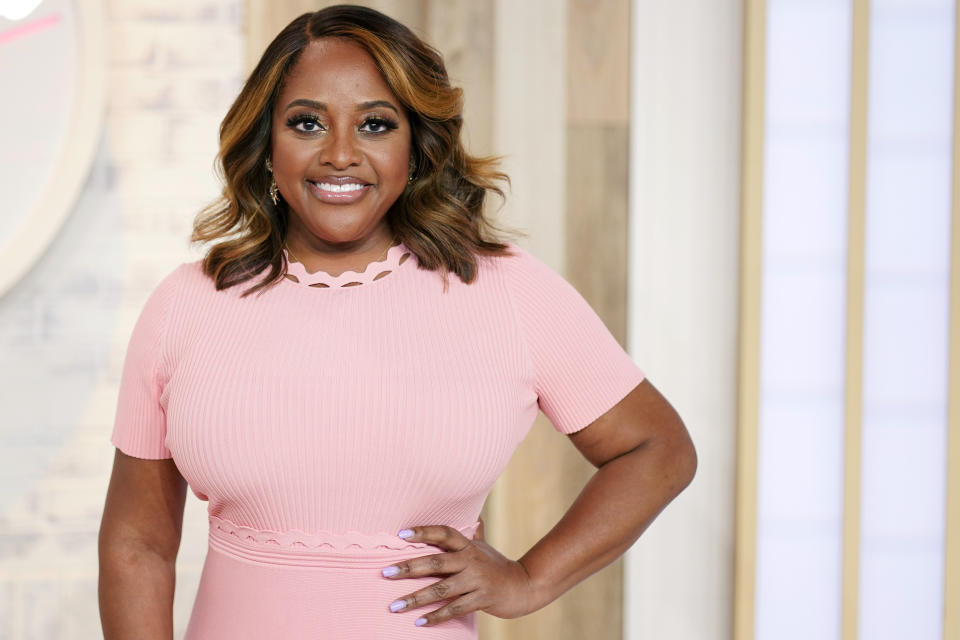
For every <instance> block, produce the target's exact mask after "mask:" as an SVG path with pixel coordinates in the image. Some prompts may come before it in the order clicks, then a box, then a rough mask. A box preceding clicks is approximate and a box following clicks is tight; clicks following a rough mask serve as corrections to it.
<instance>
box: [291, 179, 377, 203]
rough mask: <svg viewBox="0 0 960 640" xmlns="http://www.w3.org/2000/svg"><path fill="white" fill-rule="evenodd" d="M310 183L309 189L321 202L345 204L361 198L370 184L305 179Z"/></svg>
mask: <svg viewBox="0 0 960 640" xmlns="http://www.w3.org/2000/svg"><path fill="white" fill-rule="evenodd" d="M307 184H309V185H310V191H311V192H312V193H313V195H315V196H316V197H317V198H319V199H320V200H322V201H323V202H329V203H334V204H347V203H351V202H355V201H357V200H359V199H360V198H362V197H363V196H364V194H366V193H367V191H369V190H370V187H371V186H372V185H369V184H361V183H359V182H344V183H340V184H336V183H333V182H313V181H311V180H307Z"/></svg>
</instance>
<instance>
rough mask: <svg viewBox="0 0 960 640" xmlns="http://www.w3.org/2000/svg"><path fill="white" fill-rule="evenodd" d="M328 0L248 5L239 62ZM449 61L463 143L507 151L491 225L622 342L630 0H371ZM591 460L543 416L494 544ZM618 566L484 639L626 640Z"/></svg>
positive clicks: (486, 631)
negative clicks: (518, 235)
mask: <svg viewBox="0 0 960 640" xmlns="http://www.w3.org/2000/svg"><path fill="white" fill-rule="evenodd" d="M330 4H335V3H332V2H307V1H305V0H280V1H274V2H269V3H268V2H266V1H265V0H248V2H247V7H248V12H247V16H248V23H247V32H248V38H249V39H248V44H247V68H248V69H252V68H253V65H254V64H255V63H256V60H257V59H258V58H259V56H260V54H261V53H262V51H263V49H264V48H265V47H266V45H267V44H268V42H269V41H270V39H271V38H272V37H273V36H274V35H275V34H276V33H278V32H279V31H280V30H281V29H282V28H283V27H284V26H285V25H286V24H287V23H288V22H289V21H290V20H291V19H293V18H294V17H296V16H297V15H299V14H300V13H303V12H306V11H312V10H316V9H319V8H322V7H324V6H328V5H330ZM358 4H363V5H366V6H370V7H373V8H375V9H378V10H380V11H383V12H384V13H387V14H389V15H391V16H393V17H395V18H397V19H398V20H400V21H402V22H404V23H405V24H406V25H407V26H409V27H410V28H412V29H413V30H414V31H415V32H417V33H418V34H419V35H421V37H423V38H425V39H426V40H427V41H428V42H430V43H431V44H432V45H433V46H434V47H436V48H437V49H438V50H439V51H440V52H441V53H442V54H443V55H444V59H445V61H446V63H447V69H448V71H449V73H450V75H451V77H452V79H453V81H454V82H455V83H456V84H458V85H459V86H461V87H463V89H464V91H465V98H466V105H465V110H464V113H465V121H466V127H465V129H466V131H465V139H466V141H467V144H468V147H469V149H470V150H471V152H473V153H476V154H488V153H494V154H505V155H506V158H505V162H504V167H505V169H506V170H507V171H508V173H510V175H511V179H512V180H513V187H512V193H511V194H510V197H509V199H508V204H507V206H505V207H504V209H503V211H502V212H501V214H500V216H498V219H499V220H501V221H502V222H503V223H504V224H505V225H506V226H508V227H511V228H519V229H522V230H524V231H526V232H527V233H528V234H529V238H528V240H526V241H521V243H522V244H524V245H525V246H527V248H528V249H530V250H531V251H532V252H534V253H535V254H536V255H538V256H539V257H541V259H543V260H544V261H546V262H547V263H549V264H550V265H551V266H552V267H553V268H555V269H556V270H557V271H558V272H560V273H562V274H564V276H565V277H566V278H567V279H568V280H569V281H570V282H571V283H573V284H574V285H575V286H576V287H577V289H579V290H580V292H581V293H582V294H583V295H584V297H585V298H586V299H587V300H588V301H589V302H590V304H591V305H592V306H593V307H594V309H596V311H597V312H598V313H599V314H600V316H601V317H602V318H603V319H604V321H605V322H606V323H607V326H608V327H610V329H611V331H612V332H613V333H614V335H615V336H617V338H618V339H619V340H620V341H621V344H626V336H625V330H626V329H625V328H626V285H627V282H626V271H627V259H626V256H627V241H626V238H627V233H626V232H627V193H628V189H627V179H628V143H629V135H628V128H627V127H628V95H629V75H628V59H629V0H599V1H589V0H567V1H566V2H563V1H557V0H527V2H525V3H522V4H518V3H511V2H508V1H507V0H379V1H376V0H370V1H361V2H359V3H358ZM592 473H593V467H592V465H590V464H589V463H588V462H586V461H585V460H584V459H583V458H582V457H581V456H580V454H579V453H578V452H577V450H576V449H575V448H573V446H572V445H571V444H570V443H569V441H568V439H567V438H565V437H564V436H562V435H560V434H559V433H557V432H556V431H555V430H554V429H553V428H552V426H551V425H550V424H549V422H548V421H547V420H546V418H545V417H544V416H543V415H542V414H541V415H540V416H539V418H538V419H537V422H536V423H535V424H534V425H533V427H532V428H531V431H530V433H529V435H528V436H527V438H526V439H525V440H524V441H523V442H522V443H521V445H520V446H519V447H518V449H517V451H516V453H515V454H514V457H513V459H512V460H511V462H510V464H509V465H508V467H507V469H506V470H505V472H504V474H503V475H502V476H501V478H500V479H499V480H498V482H497V483H496V485H495V486H494V489H493V491H492V492H491V495H490V497H489V499H488V500H487V504H486V506H485V508H484V513H483V517H484V521H485V523H486V530H487V539H488V541H489V542H490V543H491V544H492V545H493V546H495V547H496V548H497V549H499V550H500V551H501V552H502V553H504V554H505V555H507V556H508V557H513V558H516V557H519V556H520V555H522V554H523V553H524V552H525V551H526V550H527V549H529V548H530V547H531V546H532V545H533V544H534V543H535V542H536V541H537V540H539V539H540V538H541V537H542V536H543V535H544V534H546V532H547V531H549V530H550V529H551V528H552V527H553V525H554V524H556V522H557V521H558V520H559V519H560V517H561V516H562V514H563V513H564V511H565V510H566V509H567V507H569V505H570V504H571V503H572V502H573V499H574V498H575V497H576V495H577V494H578V493H579V492H580V490H581V488H582V487H583V485H584V484H585V483H586V481H587V480H588V478H589V477H590V475H591V474H592ZM622 576H623V571H622V560H618V561H616V562H615V563H613V564H611V565H610V566H609V567H607V568H605V569H604V570H602V571H600V572H599V573H598V574H596V575H594V576H592V577H591V578H589V579H587V580H585V581H583V582H581V583H580V584H579V585H577V586H576V587H574V588H573V589H571V590H570V591H568V592H567V593H566V594H564V595H563V596H562V597H561V598H559V599H558V600H557V601H556V602H554V603H551V604H550V605H549V606H547V607H545V608H544V609H542V610H540V611H538V612H535V613H533V614H532V615H529V616H526V617H524V618H519V619H516V620H500V619H498V618H494V617H492V616H488V615H485V614H482V615H480V616H479V620H480V637H481V638H483V639H484V640H520V639H524V640H530V639H534V638H551V639H554V638H556V639H559V640H564V639H569V640H574V639H581V638H585V637H589V638H591V640H615V639H619V638H621V637H622V632H621V628H622V618H623V615H622Z"/></svg>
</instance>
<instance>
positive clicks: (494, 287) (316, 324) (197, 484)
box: [111, 242, 644, 640]
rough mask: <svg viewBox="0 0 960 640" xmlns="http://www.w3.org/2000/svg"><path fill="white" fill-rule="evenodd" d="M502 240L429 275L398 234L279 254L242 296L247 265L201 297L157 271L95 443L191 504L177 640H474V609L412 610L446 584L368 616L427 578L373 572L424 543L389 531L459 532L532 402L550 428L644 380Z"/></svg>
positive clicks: (537, 266) (531, 260)
mask: <svg viewBox="0 0 960 640" xmlns="http://www.w3.org/2000/svg"><path fill="white" fill-rule="evenodd" d="M507 244H508V245H509V247H510V251H511V254H512V255H510V256H498V257H487V256H479V257H478V274H477V278H476V280H475V281H474V282H473V283H471V284H469V285H468V284H464V283H463V282H462V281H461V280H460V279H459V278H458V277H457V276H456V275H455V274H450V275H449V278H448V281H449V288H448V289H447V291H444V290H443V282H442V280H441V277H440V275H439V273H437V272H434V271H429V270H427V269H423V268H421V267H420V265H419V262H418V260H417V258H416V255H415V254H413V253H412V252H410V251H409V249H407V247H406V246H405V245H404V244H403V243H400V244H395V245H394V246H393V247H391V248H390V249H389V250H388V252H387V254H386V257H385V258H384V259H383V260H380V261H377V262H373V263H371V264H370V265H368V266H367V268H366V270H365V271H363V272H361V273H357V272H353V271H348V272H345V273H343V274H341V275H340V276H337V277H332V276H330V275H329V274H327V273H325V272H322V271H320V272H316V273H312V274H310V273H307V272H306V271H305V269H304V268H303V266H302V265H301V264H300V263H297V262H293V263H290V264H289V267H288V269H287V274H288V275H289V276H292V277H293V278H296V280H294V279H292V278H290V277H287V276H284V277H282V278H281V279H280V281H279V282H278V283H276V284H275V285H274V286H272V287H270V288H268V289H266V290H265V291H264V292H263V293H262V295H257V294H256V293H254V294H251V295H249V296H247V297H245V298H244V297H241V295H240V294H241V293H242V292H243V291H244V290H246V289H247V288H248V287H249V286H251V285H252V284H255V283H256V282H259V281H260V279H259V276H258V277H256V278H254V279H253V280H250V281H247V282H245V283H243V284H240V285H237V286H234V287H231V288H229V289H225V290H222V291H217V290H216V288H215V286H214V283H213V281H212V280H211V279H210V278H209V277H208V276H206V275H205V274H204V273H203V271H202V269H201V261H199V260H197V261H195V262H189V263H183V264H181V265H180V266H178V267H177V268H175V269H174V270H173V271H172V272H171V273H169V275H167V276H166V277H165V278H164V279H163V280H162V281H161V282H160V283H159V284H158V285H157V287H156V288H155V289H154V290H153V292H152V293H151V295H150V296H149V298H148V299H147V302H146V304H145V306H144V308H143V309H142V311H141V313H140V316H139V318H138V320H137V322H136V324H135V327H134V329H133V333H132V335H131V338H130V342H129V346H128V349H127V353H126V357H125V360H124V366H123V374H122V379H121V383H120V390H119V399H118V403H117V411H116V420H115V424H114V427H113V434H112V436H111V442H112V443H113V444H114V445H115V446H116V447H118V448H119V449H120V450H121V451H123V452H124V453H126V454H128V455H131V456H135V457H138V458H148V459H161V458H173V460H174V462H175V463H176V465H177V468H178V469H179V470H180V472H181V473H182V475H183V477H184V478H185V479H186V480H187V482H188V483H189V486H190V488H191V490H192V491H193V493H194V494H195V495H196V496H197V497H198V498H200V499H201V500H206V501H208V503H209V504H208V510H207V511H208V519H209V524H210V528H209V546H208V551H207V555H206V560H205V563H204V566H203V572H202V575H201V579H200V585H199V590H198V593H197V596H196V599H195V601H194V604H193V610H192V613H191V617H190V620H189V624H188V628H187V632H186V636H185V637H186V638H187V640H238V639H247V638H249V639H257V640H264V639H273V638H277V639H285V640H299V639H319V638H323V639H327V638H335V639H340V638H358V639H367V638H376V639H381V638H382V639H385V640H401V639H407V638H409V639H414V638H419V639H422V638H442V639H444V640H474V639H475V638H477V621H476V616H477V614H476V613H475V612H474V613H470V614H468V615H465V616H461V617H459V618H454V619H452V620H449V621H446V622H443V623H440V624H438V625H436V626H432V627H417V626H415V625H414V620H416V619H417V618H418V617H420V616H421V615H424V614H426V613H429V612H430V611H434V610H436V609H439V608H440V607H441V606H443V605H444V604H446V603H447V602H450V601H451V600H452V598H451V599H450V600H443V601H440V602H436V603H432V604H429V605H425V606H423V607H419V608H415V609H412V610H407V611H401V612H398V613H393V612H391V611H390V610H389V606H390V603H391V602H393V601H394V600H396V599H397V598H400V597H402V596H404V595H407V594H410V593H413V592H414V591H417V590H419V589H421V588H423V587H424V586H427V585H430V584H433V583H434V582H437V581H439V580H441V579H443V578H444V577H445V576H428V577H421V578H405V579H389V578H384V577H383V576H382V575H381V573H380V570H381V568H383V567H386V566H388V565H390V564H393V563H395V562H398V561H401V560H404V559H408V558H414V557H419V556H425V555H432V554H435V553H442V552H443V550H442V549H440V548H439V547H435V546H432V545H427V544H425V543H414V542H407V541H405V540H403V539H401V538H399V537H397V535H396V534H397V531H399V530H400V529H403V528H406V527H410V526H416V525H429V524H446V525H449V526H451V527H454V528H456V529H458V530H460V531H461V532H462V533H463V534H464V535H465V536H466V537H468V538H472V537H473V534H474V532H475V531H476V527H477V525H478V517H479V515H480V510H481V507H482V506H483V503H484V500H485V499H486V497H487V494H488V493H489V491H490V489H491V487H492V485H493V484H494V482H495V481H496V479H497V477H498V476H499V475H500V473H501V472H502V471H503V469H504V467H506V465H507V462H508V461H509V460H510V457H511V456H512V454H513V452H514V450H515V449H516V447H517V445H518V444H519V443H520V442H521V441H522V440H523V439H524V437H525V436H526V434H527V432H528V431H529V429H530V427H531V425H532V424H533V422H534V419H535V418H536V416H537V412H538V410H542V411H543V413H544V414H545V415H546V416H547V418H548V419H549V420H550V422H551V423H552V424H553V425H554V427H555V428H556V429H557V431H559V432H561V433H564V434H570V433H573V432H575V431H577V430H579V429H582V428H583V427H586V426H587V425H589V424H590V423H591V422H592V421H594V420H595V419H596V418H598V417H599V416H601V415H602V414H603V413H605V412H606V411H607V410H608V409H610V408H611V407H613V406H614V405H615V404H616V403H617V402H618V401H620V400H621V399H622V398H623V397H624V396H625V395H626V394H627V393H628V392H630V390H632V389H633V388H634V387H636V386H637V385H638V384H639V383H640V382H641V381H642V380H643V378H644V374H643V372H642V371H641V370H640V368H639V367H638V366H637V365H636V364H635V363H634V362H633V360H632V359H631V358H630V356H629V355H628V354H627V353H626V352H625V351H624V350H623V349H622V348H621V347H620V345H619V343H618V342H617V341H616V340H615V339H614V337H613V336H612V335H611V333H610V332H609V330H608V329H607V328H606V326H605V325H604V324H603V322H602V321H601V320H600V318H599V317H598V316H597V314H596V313H595V312H594V311H593V309H592V308H591V307H590V306H589V305H588V304H587V302H586V301H585V300H584V299H583V297H582V296H581V295H580V294H579V293H578V292H577V290H576V289H575V288H574V287H573V286H572V285H571V284H570V283H569V282H567V281H566V280H565V279H563V278H562V277H561V276H560V275H558V274H557V273H556V272H555V271H553V270H552V269H550V268H549V267H548V266H547V265H546V264H544V263H543V262H541V261H540V260H539V259H537V258H536V257H534V256H533V255H532V254H530V253H528V252H527V251H526V250H524V249H523V248H521V247H520V246H518V245H516V244H515V243H512V242H508V243H507ZM265 274H266V269H265V270H264V271H263V272H261V274H260V275H265ZM384 274H385V275H384ZM350 283H359V284H354V285H351V284H350ZM314 285H317V286H314ZM343 285H348V286H343ZM543 533H546V531H544V532H543Z"/></svg>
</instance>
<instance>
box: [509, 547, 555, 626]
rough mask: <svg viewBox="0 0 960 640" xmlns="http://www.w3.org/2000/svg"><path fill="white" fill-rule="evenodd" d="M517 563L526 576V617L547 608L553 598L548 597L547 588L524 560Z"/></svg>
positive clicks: (548, 590)
mask: <svg viewBox="0 0 960 640" xmlns="http://www.w3.org/2000/svg"><path fill="white" fill-rule="evenodd" d="M517 563H518V564H519V565H520V566H521V567H523V570H524V571H525V572H526V574H527V606H526V613H525V614H524V615H527V614H530V613H533V612H534V611H537V610H539V609H542V608H543V607H545V606H547V605H548V604H550V603H551V602H552V601H553V599H554V598H553V597H552V596H551V595H550V589H549V586H548V585H547V584H546V583H545V582H544V581H543V580H541V579H540V578H539V577H538V576H537V575H536V574H535V573H534V572H533V571H532V570H531V568H530V567H529V565H528V563H527V561H526V560H524V559H523V558H520V559H519V560H517Z"/></svg>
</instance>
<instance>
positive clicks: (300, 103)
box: [286, 98, 400, 115]
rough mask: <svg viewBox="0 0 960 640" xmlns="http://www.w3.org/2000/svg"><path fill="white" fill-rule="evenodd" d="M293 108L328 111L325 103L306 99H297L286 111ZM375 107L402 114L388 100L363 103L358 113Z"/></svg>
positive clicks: (358, 106)
mask: <svg viewBox="0 0 960 640" xmlns="http://www.w3.org/2000/svg"><path fill="white" fill-rule="evenodd" d="M293 107H309V108H311V109H316V110H317V111H326V110H327V105H326V103H324V102H317V101H316V100H307V99H306V98H297V99H296V100H294V101H293V102H291V103H290V104H288V105H287V109H286V110H290V109H292V108H293ZM373 107H386V108H388V109H393V111H394V113H396V114H397V115H400V112H399V111H398V110H397V108H396V107H395V106H393V105H392V104H391V103H390V102H388V101H387V100H370V101H368V102H361V103H360V104H358V105H357V111H363V110H364V109H372V108H373Z"/></svg>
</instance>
